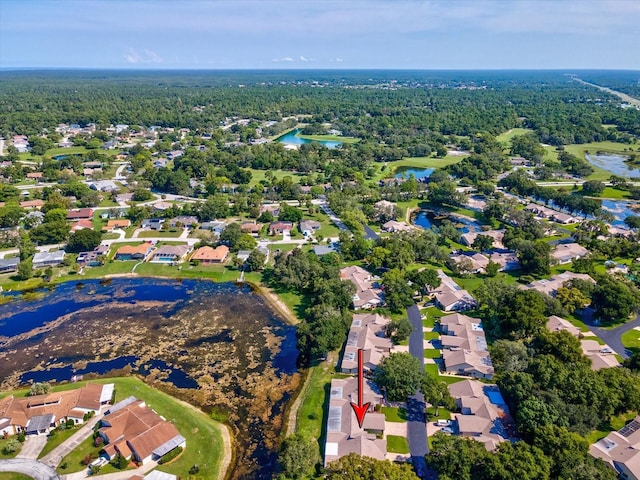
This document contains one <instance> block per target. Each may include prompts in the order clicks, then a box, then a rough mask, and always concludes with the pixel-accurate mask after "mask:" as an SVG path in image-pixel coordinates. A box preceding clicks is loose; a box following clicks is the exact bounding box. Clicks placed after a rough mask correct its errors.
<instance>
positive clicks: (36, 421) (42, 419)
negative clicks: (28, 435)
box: [26, 413, 56, 432]
mask: <svg viewBox="0 0 640 480" xmlns="http://www.w3.org/2000/svg"><path fill="white" fill-rule="evenodd" d="M55 418H56V417H55V416H54V415H53V414H51V413H49V414H48V415H37V416H35V417H31V418H30V419H29V421H28V422H27V428H26V430H27V432H39V431H40V430H45V429H47V428H49V427H50V426H51V424H52V423H53V421H54V420H55Z"/></svg>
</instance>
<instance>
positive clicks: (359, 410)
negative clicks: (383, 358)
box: [351, 348, 371, 428]
mask: <svg viewBox="0 0 640 480" xmlns="http://www.w3.org/2000/svg"><path fill="white" fill-rule="evenodd" d="M369 405H371V403H369V402H367V403H365V404H364V405H363V404H362V349H361V348H360V349H358V404H357V405H356V404H355V403H353V402H351V408H353V411H354V412H355V414H356V418H357V419H358V426H359V427H360V428H362V423H363V422H364V416H365V415H366V414H367V410H369Z"/></svg>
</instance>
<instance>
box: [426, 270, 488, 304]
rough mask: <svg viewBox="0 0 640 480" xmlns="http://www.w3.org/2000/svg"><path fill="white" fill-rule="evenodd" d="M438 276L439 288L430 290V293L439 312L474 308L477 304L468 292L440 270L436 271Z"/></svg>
mask: <svg viewBox="0 0 640 480" xmlns="http://www.w3.org/2000/svg"><path fill="white" fill-rule="evenodd" d="M438 276H439V277H440V286H439V287H438V288H435V289H431V291H430V293H431V294H432V295H433V297H434V300H435V302H436V304H437V305H438V306H439V307H440V309H441V310H444V311H445V312H453V311H458V310H469V309H471V308H475V306H476V305H477V302H476V300H475V299H474V298H473V297H472V296H471V294H470V293H469V292H467V291H466V290H464V289H463V288H462V287H460V286H459V285H458V284H457V283H456V282H454V281H453V279H452V278H451V277H449V276H448V275H446V274H445V273H444V272H443V271H442V270H438Z"/></svg>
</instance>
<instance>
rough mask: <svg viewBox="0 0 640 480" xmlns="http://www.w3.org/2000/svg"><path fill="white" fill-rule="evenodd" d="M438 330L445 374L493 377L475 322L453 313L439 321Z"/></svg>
mask: <svg viewBox="0 0 640 480" xmlns="http://www.w3.org/2000/svg"><path fill="white" fill-rule="evenodd" d="M440 330H441V332H442V336H441V337H440V341H441V343H442V349H443V352H442V358H443V360H444V364H445V370H446V371H447V372H449V373H457V374H460V375H468V376H472V377H476V378H485V379H491V378H493V374H494V369H493V364H492V363H491V357H490V356H489V351H488V348H487V339H486V337H485V334H484V330H483V328H482V323H481V322H480V320H479V319H477V318H471V317H468V316H467V315H462V314H460V313H454V314H452V315H447V316H445V317H442V318H441V319H440Z"/></svg>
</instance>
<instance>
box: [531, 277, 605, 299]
mask: <svg viewBox="0 0 640 480" xmlns="http://www.w3.org/2000/svg"><path fill="white" fill-rule="evenodd" d="M576 278H577V279H579V280H584V281H586V282H591V283H594V284H595V283H596V281H595V280H594V279H593V278H591V277H590V276H589V275H587V274H586V273H573V272H562V273H559V274H558V275H554V276H553V277H549V278H543V279H542V280H536V281H534V282H531V283H530V284H528V285H521V286H520V288H522V289H533V290H537V291H538V292H540V293H546V294H547V295H550V296H552V297H553V296H555V294H556V291H557V290H558V289H559V288H560V287H562V285H563V284H564V282H568V281H569V280H573V279H576Z"/></svg>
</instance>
